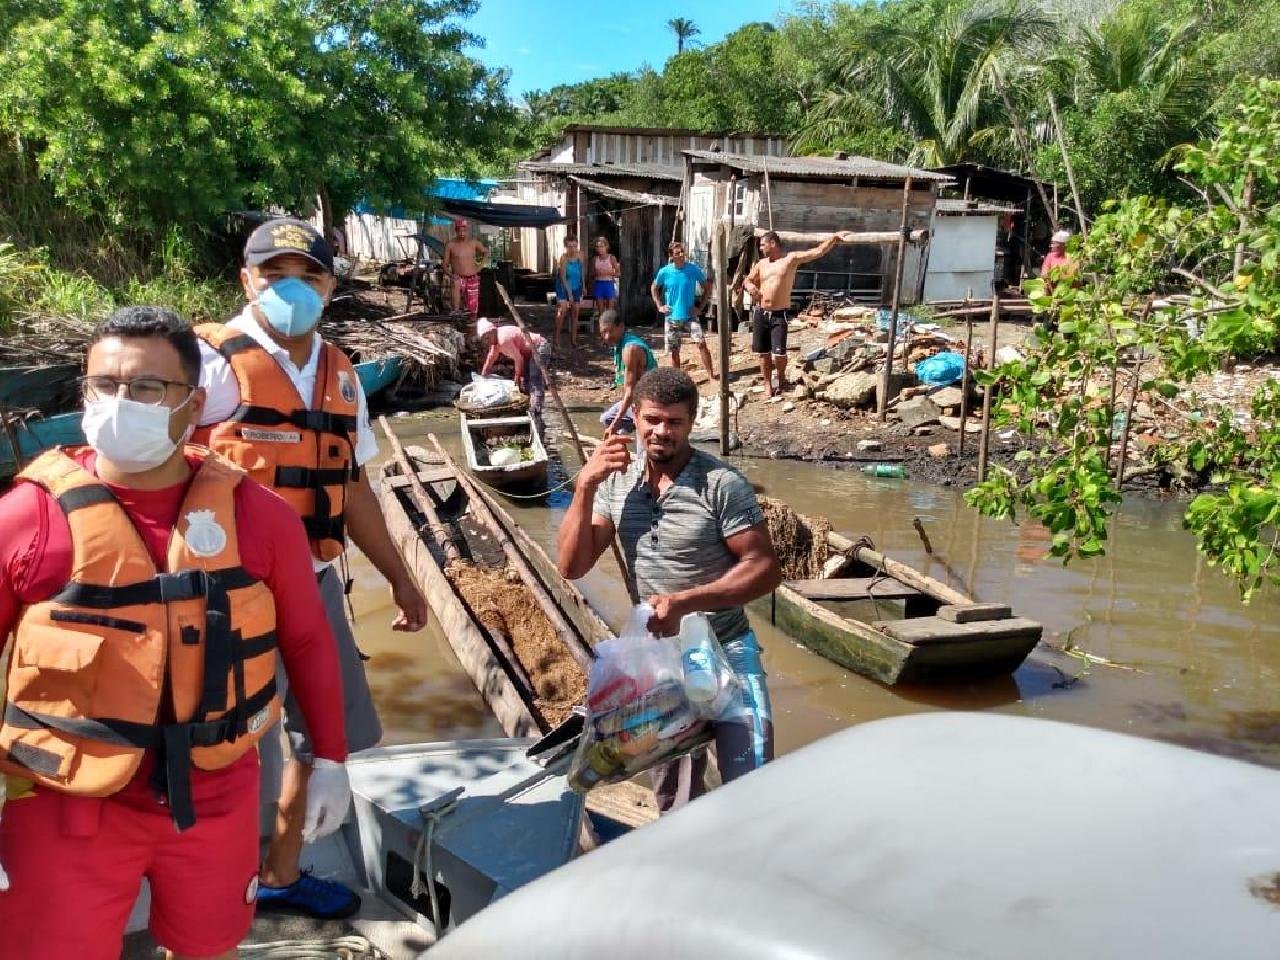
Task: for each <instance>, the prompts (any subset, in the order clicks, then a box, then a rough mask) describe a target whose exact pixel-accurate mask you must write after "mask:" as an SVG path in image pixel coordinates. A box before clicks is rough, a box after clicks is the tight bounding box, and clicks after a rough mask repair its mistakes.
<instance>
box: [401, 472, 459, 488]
mask: <svg viewBox="0 0 1280 960" xmlns="http://www.w3.org/2000/svg"><path fill="white" fill-rule="evenodd" d="M455 478H456V475H455V474H454V472H453V471H452V470H449V469H447V468H445V467H434V468H432V469H430V470H419V471H418V482H419V483H422V484H427V483H444V482H446V481H448V480H453V479H455ZM386 482H387V483H389V484H390V485H391V489H392V490H402V489H404V488H405V487H407V486H409V478H408V477H399V476H397V477H387V481H386Z"/></svg>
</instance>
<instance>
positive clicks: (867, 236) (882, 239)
mask: <svg viewBox="0 0 1280 960" xmlns="http://www.w3.org/2000/svg"><path fill="white" fill-rule="evenodd" d="M831 222H832V223H836V224H840V223H843V221H842V220H840V219H838V218H837V219H833V220H832V221H831ZM844 229H847V228H845V227H843V226H837V227H832V228H831V229H830V230H819V231H799V230H778V231H777V234H778V238H779V239H780V240H782V242H783V243H822V241H824V240H826V239H827V238H828V237H830V236H831V234H833V233H838V232H840V231H841V230H844ZM765 232H766V231H765V229H764V228H763V227H757V228H756V236H757V237H759V236H762V235H763V234H764V233H765ZM898 239H899V233H898V231H897V230H874V231H854V232H853V236H852V237H851V238H847V239H845V240H842V241H841V243H844V244H863V245H868V246H877V245H879V244H882V243H897V242H898ZM928 239H929V231H928V230H912V231H911V232H910V234H909V235H908V240H909V241H910V242H911V243H924V242H926V241H927V240H928Z"/></svg>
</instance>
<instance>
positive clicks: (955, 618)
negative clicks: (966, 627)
mask: <svg viewBox="0 0 1280 960" xmlns="http://www.w3.org/2000/svg"><path fill="white" fill-rule="evenodd" d="M1012 616H1013V611H1012V610H1011V609H1009V605H1008V604H1006V603H972V604H969V605H968V606H965V607H959V606H950V605H949V606H945V607H939V608H938V618H939V619H940V620H949V621H951V622H952V623H977V622H978V621H981V620H1008V619H1009V618H1010V617H1012Z"/></svg>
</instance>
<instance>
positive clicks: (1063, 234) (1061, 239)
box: [1049, 230, 1071, 243]
mask: <svg viewBox="0 0 1280 960" xmlns="http://www.w3.org/2000/svg"><path fill="white" fill-rule="evenodd" d="M1070 239H1071V231H1070V230H1059V231H1058V232H1057V233H1055V234H1054V235H1053V236H1052V237H1050V238H1049V241H1050V242H1051V243H1066V242H1067V241H1068V240H1070Z"/></svg>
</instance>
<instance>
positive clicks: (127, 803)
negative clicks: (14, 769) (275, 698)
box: [0, 763, 258, 960]
mask: <svg viewBox="0 0 1280 960" xmlns="http://www.w3.org/2000/svg"><path fill="white" fill-rule="evenodd" d="M246 769H247V768H246V767H245V766H244V765H240V764H237V765H236V767H233V768H231V770H229V771H228V773H229V774H230V773H231V771H236V772H237V773H241V774H243V772H244V771H245V770H246ZM251 769H252V773H253V781H254V785H253V786H252V787H251V788H250V789H238V790H236V791H235V794H234V796H235V801H234V803H229V804H219V809H217V810H216V811H214V812H213V813H212V814H205V813H201V812H200V809H199V806H197V811H196V815H197V818H198V819H197V821H196V824H195V826H193V827H191V828H190V829H189V830H185V831H183V832H182V833H179V832H178V831H177V829H176V828H175V827H174V825H173V820H172V819H171V818H170V816H169V813H168V811H167V810H166V809H165V808H164V807H162V806H159V805H158V804H156V803H155V802H154V801H151V800H149V799H147V800H146V801H144V802H141V803H140V802H138V800H137V798H134V797H129V796H123V797H122V795H117V796H116V797H109V798H107V799H105V800H99V799H94V798H90V797H69V796H66V795H65V794H61V793H57V792H54V791H51V790H44V789H37V791H36V793H35V795H34V796H28V797H23V798H21V799H17V800H12V801H10V802H9V803H7V804H5V807H4V811H3V816H2V817H0V863H2V864H4V868H5V870H6V871H7V872H8V874H9V890H8V892H7V893H0V943H3V947H2V948H0V954H3V956H6V957H15V958H16V957H40V958H42V960H119V957H120V952H121V949H122V942H123V939H124V928H125V924H126V923H127V922H128V919H129V914H130V912H131V911H132V910H133V905H134V901H135V900H137V897H138V890H139V887H140V885H141V883H142V878H143V877H146V878H147V879H148V880H150V882H151V924H150V926H151V934H152V936H154V937H155V939H156V940H157V941H158V942H159V943H160V944H161V945H162V946H165V947H167V948H168V949H170V950H172V951H174V952H175V953H178V954H184V955H187V956H196V957H204V956H213V955H216V954H219V953H225V952H226V951H228V950H231V949H233V948H235V946H236V945H237V944H239V943H240V941H241V940H243V939H244V938H245V936H246V935H247V934H248V932H249V927H250V924H252V922H253V903H254V897H253V894H254V892H255V891H256V886H257V885H256V880H257V876H258V789H257V786H256V784H257V769H258V768H257V764H256V763H253V764H252V768H251ZM3 782H4V781H3V779H2V778H0V789H2V788H3Z"/></svg>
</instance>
